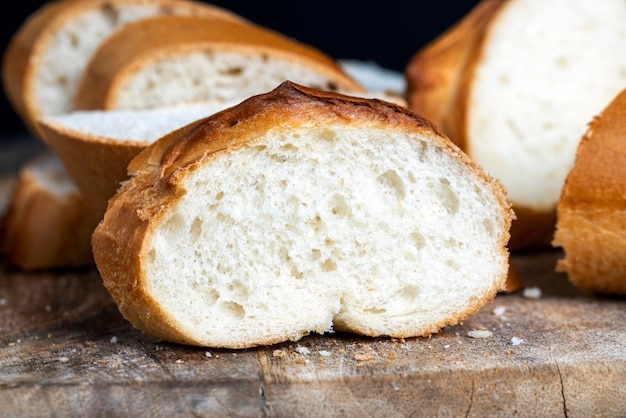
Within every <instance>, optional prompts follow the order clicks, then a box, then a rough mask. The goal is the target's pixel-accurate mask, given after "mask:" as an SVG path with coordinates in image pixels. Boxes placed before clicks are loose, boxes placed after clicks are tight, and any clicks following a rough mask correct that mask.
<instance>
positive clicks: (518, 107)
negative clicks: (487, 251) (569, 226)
mask: <svg viewBox="0 0 626 418" xmlns="http://www.w3.org/2000/svg"><path fill="white" fill-rule="evenodd" d="M624 22H626V2H624V1H623V0H598V1H593V2H591V1H587V0H550V1H535V0H509V1H494V0H485V1H483V2H481V3H480V4H479V5H478V6H477V7H476V8H475V9H474V10H473V11H472V12H471V13H470V14H469V15H468V16H467V17H466V18H465V19H463V20H462V21H461V22H459V23H458V24H457V25H455V26H454V27H453V28H450V30H449V31H447V32H446V33H444V34H442V35H441V37H439V38H437V39H435V40H433V42H432V43H431V44H429V45H427V46H426V47H425V48H424V49H423V50H421V51H418V52H417V53H416V54H415V56H414V57H412V59H411V62H410V63H409V65H408V66H407V68H406V73H405V74H406V77H407V95H408V96H407V100H408V102H409V106H410V108H411V109H413V110H414V111H416V112H418V113H420V114H422V115H423V116H425V117H426V118H428V119H430V120H431V121H433V122H434V123H435V124H436V125H437V126H438V127H439V128H440V129H441V130H442V131H443V132H444V133H445V134H447V135H448V136H449V137H450V138H451V139H452V140H453V141H455V142H456V143H457V144H459V146H460V147H461V148H462V149H464V150H465V151H466V152H467V153H468V155H469V156H470V158H472V159H474V160H475V161H476V162H477V163H479V164H480V165H482V166H483V167H484V168H485V169H486V170H487V171H488V172H489V173H490V174H491V175H493V176H494V177H496V178H498V179H499V180H500V181H501V182H502V183H503V185H504V186H505V188H506V189H507V194H508V197H509V199H510V201H511V202H512V203H513V209H514V210H515V212H516V215H517V220H516V221H514V222H513V225H512V227H511V242H510V249H511V250H512V251H518V250H520V251H521V250H526V249H533V248H537V247H542V248H546V247H549V245H550V242H551V240H552V238H553V234H554V228H555V224H556V205H557V202H558V200H559V196H560V192H561V188H562V187H563V182H564V180H565V177H566V175H567V173H568V171H569V169H570V168H571V166H572V164H573V161H574V157H575V153H576V147H577V145H578V142H579V140H580V138H581V137H582V135H583V134H584V132H585V129H586V123H587V122H588V121H589V120H591V118H592V117H593V116H594V115H596V114H598V113H599V112H600V111H601V110H602V109H603V107H604V106H605V105H606V103H608V102H609V101H610V100H611V99H612V98H613V97H614V96H615V95H616V94H617V93H618V92H619V91H620V90H621V89H622V88H623V87H624V86H625V85H626V53H625V52H624V51H625V49H624V45H626V31H624Z"/></svg>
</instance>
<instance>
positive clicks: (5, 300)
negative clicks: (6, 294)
mask: <svg viewBox="0 0 626 418" xmlns="http://www.w3.org/2000/svg"><path fill="white" fill-rule="evenodd" d="M8 303H9V301H8V300H7V299H6V298H0V306H4V305H6V304H8Z"/></svg>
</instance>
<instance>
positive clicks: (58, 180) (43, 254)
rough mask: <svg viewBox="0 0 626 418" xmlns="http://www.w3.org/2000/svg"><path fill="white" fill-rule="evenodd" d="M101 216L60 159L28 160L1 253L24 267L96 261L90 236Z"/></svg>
mask: <svg viewBox="0 0 626 418" xmlns="http://www.w3.org/2000/svg"><path fill="white" fill-rule="evenodd" d="M99 220H100V217H96V216H94V211H93V210H92V209H91V208H90V207H89V205H88V204H87V202H86V201H85V200H84V199H83V197H82V196H81V195H80V193H79V191H78V189H77V188H76V186H75V185H74V183H73V182H72V180H71V179H70V177H69V176H68V175H67V173H66V171H65V169H64V167H63V165H62V164H61V162H60V161H59V159H58V158H56V156H54V155H53V154H43V155H41V156H38V157H36V158H33V159H32V160H30V161H29V162H27V163H26V164H25V165H24V166H23V167H22V168H21V170H20V172H19V174H18V177H17V179H16V181H15V183H14V184H13V188H12V191H11V194H10V197H9V201H8V203H7V209H6V213H5V214H4V216H3V230H2V232H3V235H2V253H3V254H4V256H5V257H6V260H7V262H8V263H9V264H10V265H11V266H13V267H15V268H18V269H21V270H25V271H32V270H42V269H55V268H69V267H84V266H90V265H93V255H92V251H91V234H92V233H93V230H94V229H95V227H96V225H97V223H98V222H99Z"/></svg>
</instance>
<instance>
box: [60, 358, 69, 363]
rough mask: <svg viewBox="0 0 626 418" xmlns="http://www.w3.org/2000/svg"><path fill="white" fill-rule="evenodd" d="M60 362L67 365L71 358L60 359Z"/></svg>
mask: <svg viewBox="0 0 626 418" xmlns="http://www.w3.org/2000/svg"><path fill="white" fill-rule="evenodd" d="M59 361H60V362H61V363H67V362H68V361H70V359H69V358H67V357H59Z"/></svg>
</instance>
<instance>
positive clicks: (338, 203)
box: [330, 194, 352, 218]
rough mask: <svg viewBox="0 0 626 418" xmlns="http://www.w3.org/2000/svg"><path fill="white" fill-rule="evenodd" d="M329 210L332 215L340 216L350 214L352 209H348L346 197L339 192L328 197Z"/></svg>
mask: <svg viewBox="0 0 626 418" xmlns="http://www.w3.org/2000/svg"><path fill="white" fill-rule="evenodd" d="M330 211H331V212H332V214H333V215H335V216H338V217H340V218H343V217H346V216H350V215H351V214H352V211H351V210H350V206H348V202H347V201H346V198H345V197H344V196H342V195H340V194H335V195H334V196H333V197H332V198H331V199H330Z"/></svg>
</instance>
